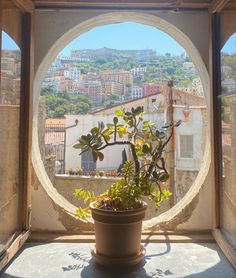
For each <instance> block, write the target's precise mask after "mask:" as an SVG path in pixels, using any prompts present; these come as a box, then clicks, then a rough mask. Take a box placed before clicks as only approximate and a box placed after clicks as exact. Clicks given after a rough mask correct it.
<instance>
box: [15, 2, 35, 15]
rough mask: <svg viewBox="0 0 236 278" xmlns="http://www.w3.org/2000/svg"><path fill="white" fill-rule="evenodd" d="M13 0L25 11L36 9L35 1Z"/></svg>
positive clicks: (30, 11)
mask: <svg viewBox="0 0 236 278" xmlns="http://www.w3.org/2000/svg"><path fill="white" fill-rule="evenodd" d="M13 2H14V3H15V5H16V6H17V7H18V8H19V9H21V10H23V11H27V12H29V13H32V12H33V11H34V3H33V2H32V1H31V0H13Z"/></svg>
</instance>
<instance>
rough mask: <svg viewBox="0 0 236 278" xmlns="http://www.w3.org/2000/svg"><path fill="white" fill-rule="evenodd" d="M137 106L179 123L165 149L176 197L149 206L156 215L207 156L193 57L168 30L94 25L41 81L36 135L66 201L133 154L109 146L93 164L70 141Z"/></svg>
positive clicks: (109, 176)
mask: <svg viewBox="0 0 236 278" xmlns="http://www.w3.org/2000/svg"><path fill="white" fill-rule="evenodd" d="M140 34H142V35H141V36H140ZM170 80H172V81H173V87H172V89H170V87H168V86H167V83H168V81H170ZM170 94H171V95H172V99H173V101H172V102H170ZM137 106H143V107H144V112H145V113H144V117H145V119H147V120H151V121H153V122H156V123H157V124H158V126H159V127H160V128H161V127H162V126H164V125H165V124H166V122H167V121H168V119H170V118H171V119H173V120H174V121H178V120H181V121H182V124H181V125H180V126H179V127H178V128H176V130H175V136H174V139H173V140H172V143H171V147H170V149H169V154H168V168H169V170H170V173H171V178H170V181H169V185H168V187H169V189H170V190H171V191H172V197H171V198H169V199H168V200H166V201H165V202H164V203H163V205H162V206H161V208H160V209H158V210H156V208H155V205H153V204H152V205H149V208H148V212H147V216H146V219H151V218H153V217H156V216H157V215H159V214H161V213H163V212H165V211H167V210H169V209H170V208H171V207H173V206H174V205H175V204H176V203H178V202H179V201H180V200H181V199H182V198H183V197H184V196H185V194H186V193H187V192H188V190H189V189H190V187H191V185H192V184H193V182H194V181H195V179H196V177H197V175H198V173H199V170H200V167H201V163H202V160H203V154H204V149H205V143H206V137H207V134H206V132H207V131H206V128H205V127H206V125H207V112H206V101H205V97H204V91H203V86H202V83H201V80H200V77H199V73H198V70H197V69H196V67H195V65H194V63H193V62H192V60H191V57H189V56H188V54H187V53H186V51H185V50H184V49H183V48H182V47H181V46H180V45H179V44H178V43H177V42H176V41H175V40H174V39H173V38H171V37H170V36H169V35H167V34H166V33H164V32H162V31H159V30H158V29H157V28H154V27H151V26H148V25H144V24H138V23H133V22H125V23H119V24H109V25H105V26H100V27H96V28H93V29H91V30H90V31H88V32H87V33H84V34H82V35H80V36H79V37H78V38H76V39H75V40H74V41H72V42H71V43H70V44H69V45H67V46H66V47H65V48H64V49H63V50H62V51H61V52H60V53H58V55H57V57H56V59H55V60H54V61H53V62H52V64H51V65H50V67H49V68H48V70H47V73H46V75H45V78H44V80H43V82H42V87H41V96H40V103H39V113H38V117H39V121H38V134H39V146H40V152H41V156H42V160H43V163H44V166H45V170H46V172H47V174H48V176H49V178H50V180H51V182H52V184H53V185H54V187H55V188H56V189H57V191H58V192H59V193H60V194H61V195H63V196H64V197H65V198H66V199H67V200H68V201H69V202H71V203H72V204H74V205H76V206H80V205H83V202H82V201H80V200H77V199H75V197H74V196H73V192H74V189H75V188H78V187H81V188H88V189H89V190H92V191H94V192H95V194H96V193H101V192H103V191H104V190H105V189H107V188H108V186H109V185H111V184H112V183H113V182H114V180H116V179H117V178H118V177H117V175H118V174H117V169H119V168H120V167H121V165H122V163H123V161H124V160H125V159H127V158H128V157H129V150H128V148H126V147H123V146H122V147H121V146H118V147H115V148H113V147H112V148H107V149H106V150H105V151H104V156H105V158H104V160H103V161H99V162H96V163H94V162H93V159H92V156H91V155H90V154H86V153H85V154H83V155H78V151H77V150H75V149H74V148H73V145H74V144H75V143H76V141H77V140H78V138H79V137H80V136H81V135H83V134H87V133H88V132H89V131H90V129H91V128H92V127H93V126H95V125H97V122H98V121H103V122H104V123H108V122H112V119H113V116H114V111H115V110H116V109H117V108H124V109H125V110H130V109H131V107H137ZM170 107H171V108H172V109H170Z"/></svg>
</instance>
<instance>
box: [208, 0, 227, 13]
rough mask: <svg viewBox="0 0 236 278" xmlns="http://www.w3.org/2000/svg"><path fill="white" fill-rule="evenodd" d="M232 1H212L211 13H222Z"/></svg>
mask: <svg viewBox="0 0 236 278" xmlns="http://www.w3.org/2000/svg"><path fill="white" fill-rule="evenodd" d="M229 1H230V0H212V1H211V4H210V6H209V12H210V13H215V12H218V13H219V12H220V11H221V10H222V9H223V8H224V6H225V5H226V4H227V3H228V2H229Z"/></svg>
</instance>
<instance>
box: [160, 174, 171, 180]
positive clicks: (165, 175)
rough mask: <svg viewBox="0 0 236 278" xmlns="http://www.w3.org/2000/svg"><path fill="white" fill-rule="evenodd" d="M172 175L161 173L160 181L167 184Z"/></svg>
mask: <svg viewBox="0 0 236 278" xmlns="http://www.w3.org/2000/svg"><path fill="white" fill-rule="evenodd" d="M169 177H170V175H169V174H168V173H165V172H164V173H161V174H160V175H159V181H161V182H166V181H167V180H168V179H169Z"/></svg>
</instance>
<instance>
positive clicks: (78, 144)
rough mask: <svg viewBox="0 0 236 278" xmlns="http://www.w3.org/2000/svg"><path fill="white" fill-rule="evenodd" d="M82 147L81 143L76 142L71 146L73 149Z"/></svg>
mask: <svg viewBox="0 0 236 278" xmlns="http://www.w3.org/2000/svg"><path fill="white" fill-rule="evenodd" d="M83 147H84V144H83V143H77V144H75V145H74V146H73V148H74V149H82V148H83Z"/></svg>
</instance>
